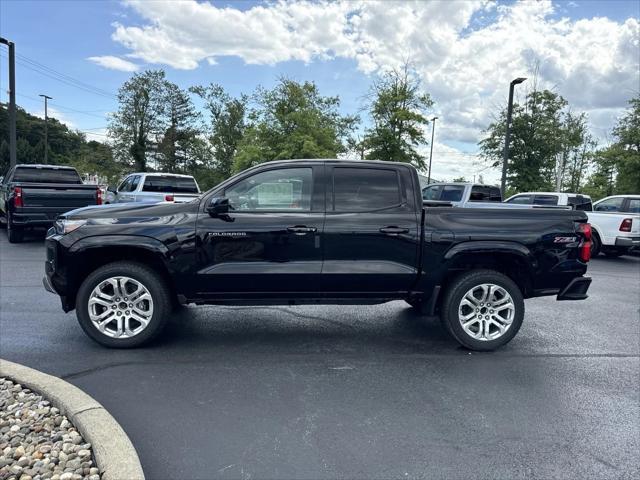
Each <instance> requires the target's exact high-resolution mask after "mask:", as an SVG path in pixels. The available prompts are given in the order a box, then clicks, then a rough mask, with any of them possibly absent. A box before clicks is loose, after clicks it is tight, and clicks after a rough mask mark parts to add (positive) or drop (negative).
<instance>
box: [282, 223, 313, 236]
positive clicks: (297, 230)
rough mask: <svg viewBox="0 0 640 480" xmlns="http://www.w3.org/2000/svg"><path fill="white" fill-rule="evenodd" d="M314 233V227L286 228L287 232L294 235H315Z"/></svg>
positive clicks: (298, 226)
mask: <svg viewBox="0 0 640 480" xmlns="http://www.w3.org/2000/svg"><path fill="white" fill-rule="evenodd" d="M316 231H318V229H317V228H316V227H305V226H304V225H294V226H293V227H287V232H291V233H293V234H294V235H306V234H307V233H315V232H316Z"/></svg>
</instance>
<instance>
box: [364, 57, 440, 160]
mask: <svg viewBox="0 0 640 480" xmlns="http://www.w3.org/2000/svg"><path fill="white" fill-rule="evenodd" d="M370 98H371V100H370V105H369V114H370V116H371V119H372V121H373V127H372V128H370V129H368V130H367V131H366V132H365V136H364V139H363V141H362V145H361V146H360V148H358V150H360V149H362V150H364V151H365V152H366V153H365V155H364V156H365V158H368V159H374V160H387V161H394V162H406V163H411V164H413V165H415V166H416V167H418V168H424V167H425V162H424V158H423V157H422V156H421V155H420V154H419V153H418V150H417V149H418V148H419V147H420V146H424V145H427V144H428V142H427V140H426V139H425V129H426V127H427V125H428V124H429V120H428V119H427V117H426V113H427V111H428V110H429V109H430V108H431V107H432V106H433V101H432V100H431V97H430V96H429V94H428V93H423V92H422V86H421V83H420V81H419V80H418V77H417V76H415V75H412V73H411V70H410V66H409V65H408V64H405V66H404V67H403V68H402V69H400V70H392V71H390V72H387V73H386V74H384V75H383V76H382V77H381V78H380V79H379V80H377V81H375V82H374V84H373V87H372V89H371V94H370Z"/></svg>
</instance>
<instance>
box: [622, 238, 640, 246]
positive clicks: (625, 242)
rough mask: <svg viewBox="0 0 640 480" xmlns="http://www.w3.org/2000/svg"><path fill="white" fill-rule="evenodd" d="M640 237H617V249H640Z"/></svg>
mask: <svg viewBox="0 0 640 480" xmlns="http://www.w3.org/2000/svg"><path fill="white" fill-rule="evenodd" d="M639 246H640V237H616V247H639Z"/></svg>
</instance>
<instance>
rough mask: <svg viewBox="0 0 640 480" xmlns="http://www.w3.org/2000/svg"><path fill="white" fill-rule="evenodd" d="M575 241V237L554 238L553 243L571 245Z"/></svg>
mask: <svg viewBox="0 0 640 480" xmlns="http://www.w3.org/2000/svg"><path fill="white" fill-rule="evenodd" d="M576 240H577V237H555V238H554V239H553V243H573V242H575V241H576Z"/></svg>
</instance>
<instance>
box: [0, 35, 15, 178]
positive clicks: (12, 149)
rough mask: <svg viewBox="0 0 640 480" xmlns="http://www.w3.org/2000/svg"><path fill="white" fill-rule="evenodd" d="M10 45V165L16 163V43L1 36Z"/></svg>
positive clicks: (1, 41)
mask: <svg viewBox="0 0 640 480" xmlns="http://www.w3.org/2000/svg"><path fill="white" fill-rule="evenodd" d="M0 43H4V44H5V45H6V46H7V47H9V166H10V167H13V166H15V164H16V45H15V43H13V42H10V41H9V40H7V39H6V38H2V37H0Z"/></svg>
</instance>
